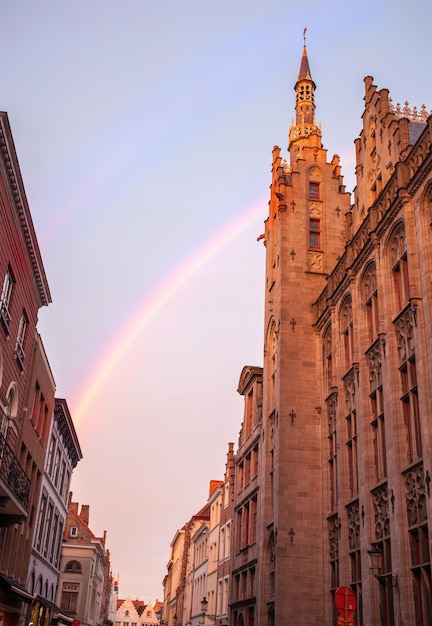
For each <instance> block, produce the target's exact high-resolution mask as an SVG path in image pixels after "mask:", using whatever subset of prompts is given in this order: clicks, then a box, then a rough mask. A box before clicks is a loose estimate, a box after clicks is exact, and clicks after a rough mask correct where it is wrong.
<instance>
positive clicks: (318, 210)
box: [309, 202, 322, 217]
mask: <svg viewBox="0 0 432 626" xmlns="http://www.w3.org/2000/svg"><path fill="white" fill-rule="evenodd" d="M321 214H322V205H321V204H320V203H319V202H309V215H310V217H321Z"/></svg>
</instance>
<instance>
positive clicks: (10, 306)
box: [0, 113, 54, 626]
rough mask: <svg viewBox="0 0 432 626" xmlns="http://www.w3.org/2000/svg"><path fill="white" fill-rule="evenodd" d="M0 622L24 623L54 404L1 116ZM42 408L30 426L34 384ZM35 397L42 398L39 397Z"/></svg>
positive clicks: (31, 236) (30, 249) (26, 223)
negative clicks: (29, 569) (35, 530)
mask: <svg viewBox="0 0 432 626" xmlns="http://www.w3.org/2000/svg"><path fill="white" fill-rule="evenodd" d="M0 233H1V245H0V280H1V284H0V287H1V295H0V410H1V416H0V420H1V425H0V504H1V507H0V619H1V621H2V622H3V623H4V625H5V626H13V625H16V624H19V623H23V622H24V620H25V616H26V614H27V611H28V608H29V606H30V605H31V602H32V601H33V596H32V594H31V593H29V592H28V591H27V590H26V587H25V585H26V582H27V572H28V567H29V559H30V553H31V542H32V535H33V529H34V524H35V517H36V511H37V505H38V500H39V494H40V488H41V481H42V475H43V468H44V462H45V455H46V448H47V444H48V435H49V431H50V426H51V420H52V408H53V403H54V384H53V380H52V376H51V372H50V369H49V366H48V362H47V360H46V356H45V352H44V349H43V345H42V342H41V339H40V337H39V335H38V333H37V331H36V325H37V321H38V314H39V309H40V308H41V307H43V306H46V305H48V304H49V303H50V302H51V295H50V291H49V286H48V282H47V278H46V275H45V270H44V267H43V263H42V257H41V254H40V250H39V246H38V242H37V238H36V233H35V230H34V227H33V222H32V218H31V214H30V209H29V206H28V202H27V198H26V193H25V189H24V184H23V181H22V177H21V173H20V168H19V163H18V157H17V154H16V151H15V146H14V141H13V137H12V132H11V129H10V125H9V120H8V116H7V114H6V113H0ZM36 378H38V379H39V380H40V392H41V393H42V392H43V394H44V395H43V402H41V404H40V407H39V408H40V412H39V414H38V416H37V421H36V422H35V421H32V420H31V416H33V413H32V407H33V406H34V402H35V387H34V382H35V379H36ZM39 399H40V397H39Z"/></svg>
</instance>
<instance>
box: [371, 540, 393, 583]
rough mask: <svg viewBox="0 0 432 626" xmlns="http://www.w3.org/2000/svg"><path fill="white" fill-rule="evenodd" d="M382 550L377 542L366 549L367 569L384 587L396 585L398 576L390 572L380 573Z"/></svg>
mask: <svg viewBox="0 0 432 626" xmlns="http://www.w3.org/2000/svg"><path fill="white" fill-rule="evenodd" d="M382 554H383V552H382V550H381V548H380V547H378V546H377V544H375V543H373V544H372V546H371V548H370V550H368V551H367V555H368V559H369V569H370V570H372V573H373V575H374V576H375V578H376V579H377V580H378V581H379V583H380V584H381V585H385V586H386V587H397V586H398V577H397V575H396V576H393V575H392V574H380V572H381V569H382Z"/></svg>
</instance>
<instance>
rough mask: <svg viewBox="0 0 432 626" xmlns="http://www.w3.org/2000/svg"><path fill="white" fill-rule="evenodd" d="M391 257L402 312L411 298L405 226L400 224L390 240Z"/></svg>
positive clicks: (398, 303)
mask: <svg viewBox="0 0 432 626" xmlns="http://www.w3.org/2000/svg"><path fill="white" fill-rule="evenodd" d="M390 257H391V267H392V274H393V281H394V286H395V293H396V302H397V307H398V309H397V310H398V311H401V310H402V309H403V308H404V307H405V305H406V304H408V300H409V297H410V291H409V274H408V258H407V250H406V239H405V226H404V225H403V224H399V226H398V227H397V228H396V230H395V231H394V232H393V234H392V236H391V238H390Z"/></svg>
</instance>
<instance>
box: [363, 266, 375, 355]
mask: <svg viewBox="0 0 432 626" xmlns="http://www.w3.org/2000/svg"><path fill="white" fill-rule="evenodd" d="M362 294H363V302H364V306H365V309H366V319H367V329H368V343H369V344H371V343H372V342H373V341H375V339H376V338H377V337H378V322H379V315H378V289H377V276H376V266H375V263H369V265H368V266H367V267H366V269H365V272H364V274H363V281H362Z"/></svg>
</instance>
